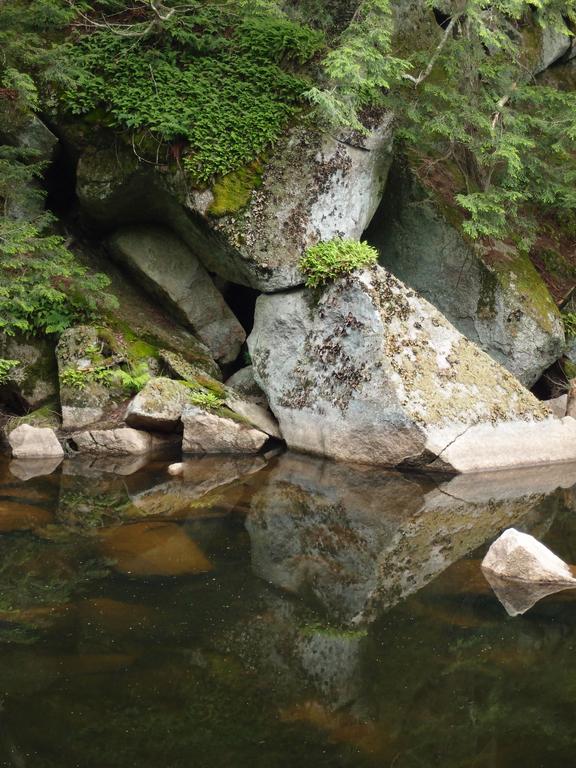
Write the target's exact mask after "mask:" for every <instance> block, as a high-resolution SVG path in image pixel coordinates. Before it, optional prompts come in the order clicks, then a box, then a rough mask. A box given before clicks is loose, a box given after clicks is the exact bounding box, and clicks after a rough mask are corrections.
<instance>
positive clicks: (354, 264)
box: [300, 237, 378, 288]
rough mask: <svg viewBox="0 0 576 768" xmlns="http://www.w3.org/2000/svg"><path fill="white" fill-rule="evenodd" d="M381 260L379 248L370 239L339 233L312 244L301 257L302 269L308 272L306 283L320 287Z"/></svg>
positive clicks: (312, 286)
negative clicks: (369, 243)
mask: <svg viewBox="0 0 576 768" xmlns="http://www.w3.org/2000/svg"><path fill="white" fill-rule="evenodd" d="M377 261H378V251H377V250H376V248H373V247H372V246H371V245H368V243H365V242H358V241H357V240H344V239H343V238H340V237H336V238H334V239H333V240H328V241H327V242H324V243H318V244H317V245H313V246H312V247H310V248H308V250H307V251H306V253H305V254H304V256H303V257H302V258H301V259H300V269H301V270H302V272H303V273H304V275H305V276H306V286H307V287H308V288H318V287H321V286H323V285H325V284H326V283H329V282H331V281H332V280H335V279H336V278H338V277H342V276H343V275H348V274H350V272H353V271H354V270H355V269H360V268H362V267H369V266H372V265H373V264H376V262H377Z"/></svg>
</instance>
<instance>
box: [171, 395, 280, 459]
mask: <svg viewBox="0 0 576 768" xmlns="http://www.w3.org/2000/svg"><path fill="white" fill-rule="evenodd" d="M231 415H232V414H231ZM182 423H183V425H184V439H183V442H182V450H183V451H184V452H185V453H258V451H259V450H260V448H262V446H263V445H264V443H265V442H266V441H267V440H268V435H267V434H266V433H265V432H261V431H260V430H258V429H254V427H252V426H251V425H250V424H249V423H247V422H243V421H236V420H234V419H233V418H227V417H223V416H219V415H218V414H216V413H210V412H209V411H204V410H202V409H201V408H198V407H196V406H194V405H188V406H186V408H185V409H184V411H183V413H182Z"/></svg>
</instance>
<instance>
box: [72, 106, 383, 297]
mask: <svg viewBox="0 0 576 768" xmlns="http://www.w3.org/2000/svg"><path fill="white" fill-rule="evenodd" d="M391 123H392V119H391V116H390V115H387V116H385V117H384V118H383V119H382V121H381V123H380V124H379V125H378V126H377V127H375V128H374V129H373V130H372V131H371V132H370V133H369V135H368V136H367V137H366V138H364V139H357V138H350V137H348V136H341V137H339V140H336V139H335V138H332V137H330V136H322V135H321V134H320V133H317V134H314V133H312V132H310V131H307V130H305V129H295V130H293V131H292V132H290V133H289V134H288V135H287V136H286V138H285V139H284V140H282V141H280V142H279V143H278V144H277V145H276V146H275V147H274V153H273V156H272V157H271V159H270V161H269V162H268V165H267V167H266V168H265V170H264V173H263V174H262V178H261V183H260V185H259V186H258V188H257V189H255V190H254V191H253V192H252V194H251V197H250V200H249V202H248V203H247V205H246V207H245V208H244V209H243V210H241V211H236V212H229V213H226V214H225V215H223V216H220V217H214V216H211V214H210V212H209V211H210V204H211V203H212V202H214V195H213V194H212V192H211V191H210V190H206V191H205V192H203V193H201V194H196V193H191V192H190V191H189V190H188V188H187V185H186V184H185V183H184V179H180V178H179V177H178V175H177V174H174V175H170V174H160V173H154V172H152V171H150V170H149V168H148V167H144V166H142V165H138V163H137V161H136V159H135V158H134V156H133V153H132V152H131V151H129V150H126V151H125V152H124V153H122V151H119V152H116V151H109V150H89V151H86V152H85V153H84V154H83V155H82V157H81V158H80V161H79V164H78V169H77V192H78V197H79V199H80V203H81V205H82V207H83V209H84V210H85V211H86V212H87V213H88V214H89V215H91V216H92V217H94V218H96V219H98V220H100V221H103V222H105V223H106V224H107V225H109V226H110V225H117V224H121V223H134V222H140V223H148V222H149V221H150V220H153V221H158V222H162V223H163V224H164V225H166V226H168V227H169V228H170V229H171V230H172V231H174V232H176V233H177V235H178V236H179V237H180V238H181V239H182V240H183V241H184V242H185V243H187V245H188V246H189V247H190V248H191V249H192V250H193V251H194V253H195V254H196V255H197V256H198V258H199V259H200V261H201V262H202V263H203V264H204V266H205V267H206V268H207V269H209V270H210V271H212V272H215V273H217V274H219V275H220V276H222V277H224V278H225V279H226V280H230V281H232V282H234V283H240V284H241V285H248V286H251V287H253V288H256V289H258V290H262V291H275V290H280V289H283V288H288V287H290V286H294V285H299V284H301V283H302V282H303V278H302V274H301V273H300V271H299V269H298V262H299V260H300V257H301V255H302V253H303V251H304V250H305V249H306V248H307V247H308V246H309V245H312V244H314V243H317V242H318V241H319V240H322V239H324V240H325V239H330V238H332V237H334V236H336V235H341V236H343V237H351V238H358V237H360V235H361V234H362V232H363V231H364V229H365V228H366V227H367V225H368V223H369V221H370V219H371V218H372V216H373V214H374V212H375V211H376V208H377V206H378V203H379V201H380V199H381V196H382V192H383V190H384V186H385V182H386V177H387V173H388V167H389V165H390V158H391V143H392V128H391Z"/></svg>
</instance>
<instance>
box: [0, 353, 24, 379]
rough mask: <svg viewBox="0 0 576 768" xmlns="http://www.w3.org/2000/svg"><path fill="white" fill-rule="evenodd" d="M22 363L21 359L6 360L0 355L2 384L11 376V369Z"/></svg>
mask: <svg viewBox="0 0 576 768" xmlns="http://www.w3.org/2000/svg"><path fill="white" fill-rule="evenodd" d="M19 365H20V360H6V358H3V357H0V384H5V383H6V382H7V381H8V379H9V378H10V371H12V369H13V368H17V367H18V366H19Z"/></svg>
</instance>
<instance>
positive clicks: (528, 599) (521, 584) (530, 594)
mask: <svg viewBox="0 0 576 768" xmlns="http://www.w3.org/2000/svg"><path fill="white" fill-rule="evenodd" d="M484 576H485V578H486V581H487V582H488V584H490V586H491V587H492V590H493V591H494V594H495V595H496V597H497V598H498V600H499V601H500V602H501V603H502V605H503V607H504V609H505V610H506V613H507V614H508V615H509V616H521V615H522V614H523V613H526V611H529V610H530V608H533V607H534V606H535V605H536V603H538V602H539V601H540V600H543V599H544V598H545V597H550V595H556V594H557V593H558V592H563V591H564V590H566V589H574V588H575V587H576V585H574V584H572V585H571V584H564V585H562V584H558V583H556V584H547V583H540V582H537V581H520V580H518V579H505V578H501V577H500V576H496V575H495V574H494V573H492V572H491V571H484Z"/></svg>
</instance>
